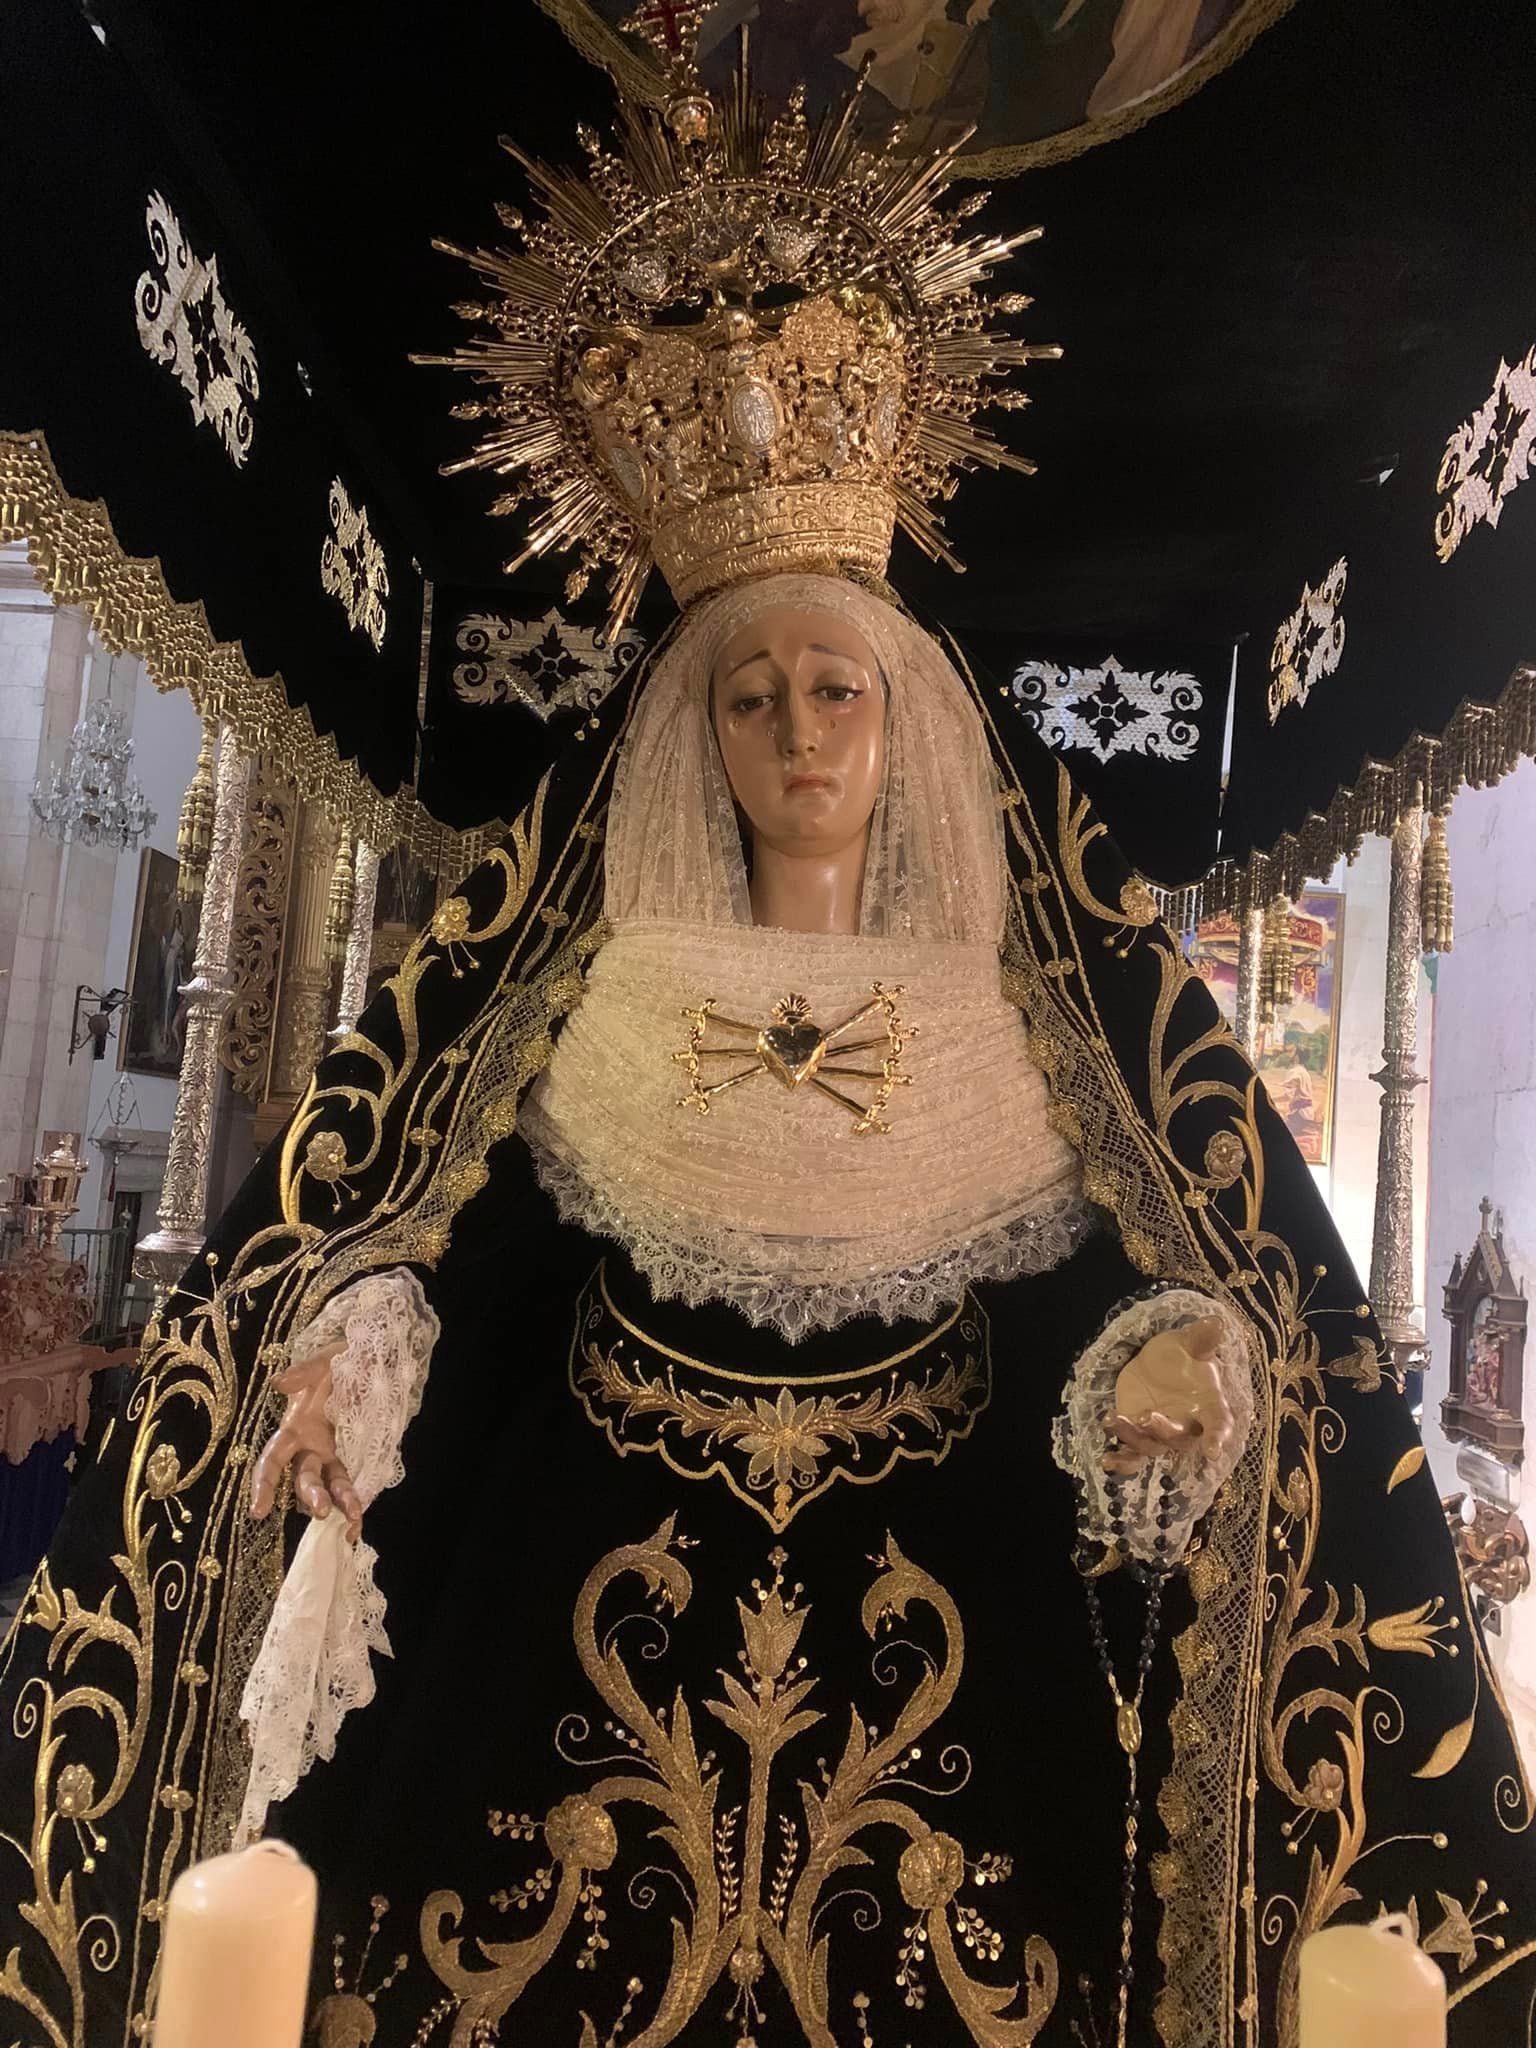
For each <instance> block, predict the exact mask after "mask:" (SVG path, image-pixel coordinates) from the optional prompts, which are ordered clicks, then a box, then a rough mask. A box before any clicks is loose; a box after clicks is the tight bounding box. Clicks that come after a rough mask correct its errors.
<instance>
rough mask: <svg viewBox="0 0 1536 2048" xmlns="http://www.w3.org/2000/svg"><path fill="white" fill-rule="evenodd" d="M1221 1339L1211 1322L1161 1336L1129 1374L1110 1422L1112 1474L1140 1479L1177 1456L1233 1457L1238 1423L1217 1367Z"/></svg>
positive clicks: (1107, 1462)
mask: <svg viewBox="0 0 1536 2048" xmlns="http://www.w3.org/2000/svg"><path fill="white" fill-rule="evenodd" d="M1221 1338H1222V1326H1221V1323H1220V1321H1219V1320H1218V1319H1217V1318H1216V1317H1215V1316H1206V1317H1203V1318H1202V1319H1201V1320H1200V1321H1198V1322H1193V1323H1186V1324H1185V1325H1184V1326H1183V1327H1182V1328H1181V1329H1177V1330H1164V1331H1160V1332H1159V1333H1158V1335H1157V1336H1155V1337H1152V1338H1149V1339H1148V1341H1147V1342H1146V1343H1145V1344H1143V1345H1142V1347H1141V1349H1140V1350H1139V1351H1138V1352H1137V1353H1136V1355H1135V1357H1134V1358H1132V1359H1131V1360H1129V1362H1128V1363H1127V1364H1126V1365H1125V1366H1124V1367H1123V1368H1122V1369H1121V1372H1120V1376H1119V1378H1118V1380H1117V1381H1116V1383H1115V1412H1114V1414H1113V1415H1112V1416H1111V1417H1110V1418H1109V1419H1108V1428H1109V1433H1110V1438H1111V1443H1112V1446H1113V1447H1112V1449H1111V1450H1110V1452H1109V1454H1108V1455H1107V1456H1106V1457H1105V1459H1104V1470H1105V1471H1106V1472H1119V1473H1126V1474H1129V1473H1134V1472H1137V1471H1139V1470H1140V1469H1141V1467H1142V1465H1143V1464H1144V1463H1145V1462H1147V1461H1148V1460H1150V1459H1153V1458H1164V1457H1167V1456H1168V1455H1169V1453H1170V1452H1172V1453H1173V1455H1174V1456H1179V1455H1182V1454H1187V1453H1189V1452H1191V1451H1194V1450H1199V1451H1202V1452H1203V1453H1204V1454H1205V1455H1206V1456H1207V1457H1208V1458H1214V1459H1218V1460H1220V1459H1224V1458H1225V1456H1226V1454H1227V1451H1228V1449H1229V1447H1230V1445H1231V1442H1232V1436H1233V1433H1234V1431H1235V1430H1236V1427H1237V1419H1236V1417H1235V1416H1234V1415H1233V1413H1232V1407H1231V1403H1230V1402H1229V1401H1228V1399H1227V1397H1226V1393H1225V1392H1224V1390H1223V1388H1222V1384H1221V1374H1220V1372H1219V1371H1218V1369H1217V1364H1216V1354H1217V1352H1218V1351H1219V1350H1220V1347H1221Z"/></svg>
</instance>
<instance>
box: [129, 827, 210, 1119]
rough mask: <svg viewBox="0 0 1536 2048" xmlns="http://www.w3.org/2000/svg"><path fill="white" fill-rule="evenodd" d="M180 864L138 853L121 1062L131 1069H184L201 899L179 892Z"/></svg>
mask: <svg viewBox="0 0 1536 2048" xmlns="http://www.w3.org/2000/svg"><path fill="white" fill-rule="evenodd" d="M178 865H179V863H178V862H177V861H176V860H175V858H174V857H173V856H172V855H171V854H168V853H161V852H160V851H159V850H158V849H157V848H155V847H153V846H147V847H145V849H144V851H143V853H142V854H141V855H140V858H139V896H138V902H137V903H136V905H135V906H134V913H133V945H132V949H131V951H130V953H129V956H128V995H129V1006H128V1015H127V1017H126V1019H125V1020H124V1023H123V1027H122V1033H121V1036H120V1037H119V1040H118V1053H117V1063H118V1065H119V1066H120V1067H122V1068H123V1069H124V1070H125V1071H126V1072H128V1073H130V1074H159V1075H161V1076H162V1077H163V1078H165V1079H167V1080H172V1081H174V1080H175V1079H176V1077H177V1076H178V1075H179V1074H180V1072H181V1048H182V1042H183V1040H184V1039H185V1037H186V1028H187V1007H186V998H185V997H184V996H183V995H182V993H181V988H182V983H183V982H187V981H190V980H191V979H192V962H193V960H194V958H195V957H196V954H197V916H198V908H199V906H198V904H197V903H196V902H191V903H189V902H187V901H186V900H185V898H183V897H181V896H178V895H177V893H176V875H177V870H178Z"/></svg>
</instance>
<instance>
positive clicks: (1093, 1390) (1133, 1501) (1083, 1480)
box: [1051, 1287, 1253, 1567]
mask: <svg viewBox="0 0 1536 2048" xmlns="http://www.w3.org/2000/svg"><path fill="white" fill-rule="evenodd" d="M1209 1317H1214V1318H1215V1319H1216V1320H1217V1321H1218V1322H1219V1323H1220V1324H1221V1329H1222V1334H1221V1341H1220V1345H1219V1347H1218V1350H1217V1352H1216V1356H1215V1358H1214V1360H1213V1361H1212V1362H1213V1364H1214V1365H1215V1368H1216V1373H1217V1377H1218V1380H1219V1382H1220V1385H1221V1391H1222V1393H1223V1395H1224V1396H1225V1397H1226V1402H1227V1406H1228V1407H1229V1408H1230V1409H1231V1411H1232V1417H1233V1422H1234V1424H1235V1427H1234V1429H1233V1431H1232V1436H1231V1439H1230V1441H1229V1442H1228V1443H1227V1444H1226V1445H1225V1446H1224V1448H1223V1449H1222V1450H1221V1451H1220V1452H1216V1453H1213V1452H1208V1451H1205V1450H1201V1449H1199V1448H1198V1447H1197V1448H1195V1449H1192V1450H1185V1451H1183V1452H1181V1453H1180V1454H1179V1455H1177V1456H1170V1457H1163V1458H1151V1459H1148V1460H1147V1461H1146V1463H1145V1464H1144V1465H1143V1466H1142V1468H1141V1470H1140V1471H1139V1472H1137V1473H1135V1474H1133V1475H1128V1476H1122V1477H1120V1478H1118V1479H1116V1480H1115V1482H1114V1485H1113V1489H1112V1488H1111V1481H1112V1479H1114V1475H1112V1474H1110V1473H1107V1472H1106V1471H1105V1470H1104V1457H1105V1454H1106V1452H1107V1451H1108V1450H1109V1448H1110V1444H1109V1435H1110V1432H1109V1428H1108V1425H1107V1423H1106V1419H1105V1418H1106V1417H1108V1416H1112V1415H1113V1413H1114V1408H1115V1383H1116V1381H1117V1380H1118V1379H1119V1377H1120V1374H1121V1373H1122V1371H1123V1370H1124V1369H1125V1367H1126V1366H1127V1365H1128V1364H1129V1362H1130V1361H1131V1359H1132V1358H1134V1357H1135V1355H1136V1353H1137V1352H1138V1351H1140V1350H1141V1348H1142V1346H1143V1345H1144V1344H1146V1343H1147V1342H1148V1340H1149V1339H1151V1338H1153V1337H1155V1336H1157V1335H1159V1334H1160V1333H1162V1332H1165V1331H1170V1330H1179V1329H1182V1328H1184V1327H1185V1325H1186V1324H1189V1323H1194V1322H1199V1321H1201V1320H1202V1319H1204V1318H1209ZM1252 1426H1253V1386H1252V1383H1251V1381H1250V1378H1249V1369H1248V1339H1247V1336H1246V1333H1245V1331H1244V1328H1243V1325H1242V1323H1241V1321H1240V1320H1239V1318H1238V1317H1237V1316H1236V1314H1234V1312H1233V1311H1232V1310H1231V1309H1230V1308H1228V1307H1227V1306H1226V1305H1225V1304H1224V1303H1222V1302H1219V1301H1214V1300H1212V1298H1211V1297H1210V1296H1209V1295H1206V1294H1200V1293H1197V1292H1196V1291H1195V1290H1194V1289H1193V1288H1187V1287H1170V1288H1166V1289H1165V1290H1163V1292H1161V1293H1158V1294H1152V1295H1148V1296H1145V1297H1144V1298H1142V1299H1140V1300H1136V1301H1132V1302H1130V1303H1128V1304H1127V1305H1126V1306H1124V1307H1122V1308H1120V1309H1118V1310H1117V1311H1116V1312H1115V1313H1114V1314H1113V1315H1111V1317H1110V1319H1109V1321H1108V1323H1107V1324H1106V1325H1105V1327H1104V1329H1103V1330H1102V1331H1101V1332H1100V1334H1099V1335H1098V1336H1097V1337H1096V1338H1095V1339H1094V1341H1093V1343H1091V1344H1090V1345H1089V1346H1088V1349H1087V1350H1086V1351H1085V1352H1084V1353H1083V1355H1082V1356H1081V1358H1079V1359H1078V1361H1077V1364H1076V1365H1075V1366H1074V1367H1073V1370H1072V1377H1071V1379H1069V1380H1068V1382H1067V1384H1066V1387H1065V1389H1064V1390H1063V1394H1062V1412H1061V1413H1060V1414H1059V1415H1058V1416H1057V1418H1056V1423H1055V1427H1054V1429H1053V1431H1052V1445H1051V1449H1052V1454H1053V1456H1054V1457H1055V1460H1056V1463H1057V1464H1058V1465H1059V1466H1060V1467H1061V1469H1062V1470H1063V1471H1064V1472H1066V1473H1068V1474H1069V1475H1070V1476H1071V1477H1072V1479H1073V1480H1075V1482H1076V1484H1077V1488H1078V1497H1079V1502H1080V1506H1079V1520H1080V1525H1081V1527H1082V1529H1083V1533H1084V1534H1085V1535H1086V1536H1087V1537H1088V1539H1089V1541H1090V1542H1092V1543H1096V1544H1101V1545H1103V1547H1104V1548H1105V1549H1106V1550H1113V1549H1115V1548H1116V1546H1117V1544H1118V1543H1120V1542H1123V1543H1124V1545H1125V1548H1126V1551H1127V1552H1128V1553H1129V1555H1130V1556H1131V1557H1133V1558H1135V1559H1136V1560H1137V1561H1138V1562H1139V1563H1142V1564H1147V1565H1153V1566H1157V1567H1163V1566H1166V1565H1168V1564H1170V1563H1173V1562H1175V1561H1176V1560H1177V1559H1178V1558H1180V1557H1182V1556H1183V1554H1184V1553H1185V1551H1187V1550H1188V1548H1189V1544H1190V1539H1191V1538H1192V1536H1193V1535H1194V1532H1195V1527H1196V1525H1197V1524H1198V1523H1199V1522H1200V1521H1201V1519H1202V1518H1203V1517H1204V1516H1205V1515H1206V1514H1207V1513H1208V1512H1209V1511H1210V1508H1211V1504H1212V1503H1213V1501H1214V1500H1215V1498H1216V1495H1217V1494H1218V1493H1219V1492H1220V1490H1221V1488H1222V1486H1223V1485H1224V1484H1225V1483H1226V1481H1227V1479H1228V1478H1229V1477H1230V1476H1231V1474H1232V1471H1233V1469H1234V1467H1235V1466H1236V1464H1237V1461H1238V1459H1239V1458H1240V1457H1241V1456H1242V1454H1243V1447H1244V1445H1245V1443H1246V1442H1247V1439H1248V1432H1249V1430H1250V1429H1251V1428H1252ZM1165 1482H1166V1483H1165ZM1160 1514H1161V1515H1162V1516H1163V1517H1164V1519H1163V1521H1161V1522H1159V1520H1158V1517H1159V1515H1160ZM1116 1522H1118V1523H1119V1525H1120V1526H1119V1527H1115V1526H1113V1525H1114V1524H1115V1523H1116ZM1159 1539H1161V1541H1159Z"/></svg>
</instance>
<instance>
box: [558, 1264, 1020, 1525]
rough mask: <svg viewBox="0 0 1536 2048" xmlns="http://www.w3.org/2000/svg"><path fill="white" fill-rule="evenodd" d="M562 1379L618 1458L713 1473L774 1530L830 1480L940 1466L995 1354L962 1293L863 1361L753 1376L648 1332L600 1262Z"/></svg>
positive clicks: (698, 1475) (966, 1423)
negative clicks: (900, 1346)
mask: <svg viewBox="0 0 1536 2048" xmlns="http://www.w3.org/2000/svg"><path fill="white" fill-rule="evenodd" d="M570 1385H571V1391H572V1393H574V1394H575V1395H576V1397H577V1398H578V1400H580V1402H581V1405H582V1407H583V1409H584V1410H585V1412H586V1415H587V1418H588V1420H589V1421H590V1422H592V1423H594V1424H595V1425H596V1426H597V1427H598V1428H599V1429H600V1430H602V1431H603V1433H604V1435H605V1436H606V1437H607V1438H608V1441H609V1442H610V1443H611V1444H612V1446H613V1448H614V1449H615V1450H616V1451H617V1452H618V1454H619V1456H620V1457H621V1458H622V1457H627V1456H628V1455H629V1454H630V1452H632V1451H642V1452H643V1451H650V1452H656V1453H659V1454H660V1456H661V1458H662V1459H663V1461H664V1462H665V1463H666V1465H667V1466H668V1467H669V1468H670V1469H671V1470H672V1471H673V1472H676V1473H677V1474H678V1475H679V1476H680V1477H681V1478H684V1479H719V1480H722V1481H723V1482H724V1483H725V1485H726V1486H728V1487H729V1488H730V1490H731V1492H732V1493H733V1494H735V1496H736V1498H737V1499H738V1500H742V1501H745V1502H746V1503H747V1505H748V1507H751V1508H755V1509H756V1510H757V1512H758V1513H759V1514H760V1515H762V1516H763V1518H764V1519H765V1520H766V1521H767V1523H768V1525H769V1527H770V1528H772V1529H774V1530H775V1531H779V1530H782V1529H785V1528H787V1527H788V1525H789V1523H790V1522H791V1521H792V1520H793V1519H794V1517H795V1516H796V1515H797V1514H798V1513H799V1511H800V1509H801V1508H803V1507H804V1506H805V1505H806V1504H807V1502H809V1501H813V1500H816V1499H818V1498H819V1497H820V1496H821V1495H822V1494H824V1493H826V1492H827V1491H828V1489H829V1488H830V1487H832V1486H834V1485H836V1483H837V1482H838V1481H839V1480H847V1481H849V1482H850V1483H851V1484H853V1485H856V1486H873V1485H875V1484H876V1483H877V1481H879V1480H881V1479H884V1478H885V1477H886V1476H887V1475H888V1474H889V1473H890V1472H892V1471H893V1470H894V1469H895V1467H896V1466H897V1465H898V1464H899V1463H900V1462H901V1461H902V1460H904V1459H925V1460H927V1461H928V1462H929V1463H931V1464H934V1465H941V1464H942V1463H943V1462H944V1460H945V1458H947V1457H948V1455H949V1451H950V1447H951V1445H953V1444H956V1443H958V1442H960V1441H961V1439H962V1438H964V1437H967V1436H969V1435H970V1432H971V1428H972V1425H973V1424H974V1422H975V1420H976V1417H977V1416H978V1415H979V1414H980V1413H981V1412H982V1410H983V1409H984V1408H985V1407H986V1406H987V1404H988V1402H989V1401H990V1400H991V1398H992V1361H991V1354H990V1343H989V1333H988V1328H987V1319H986V1316H985V1314H984V1313H983V1311H982V1309H981V1308H980V1306H979V1305H978V1304H977V1303H976V1302H975V1300H974V1299H973V1298H972V1297H971V1296H969V1295H967V1296H966V1298H965V1300H964V1301H963V1302H962V1303H961V1305H960V1306H959V1308H957V1309H955V1310H954V1311H953V1312H952V1313H951V1314H950V1315H947V1316H945V1317H944V1318H943V1319H942V1320H941V1321H940V1322H939V1323H937V1324H936V1325H935V1326H934V1328H933V1329H932V1330H931V1331H929V1333H928V1334H927V1336H925V1337H924V1338H922V1339H921V1340H920V1341H919V1342H918V1343H916V1344H913V1345H909V1346H908V1347H907V1348H905V1349H904V1350H902V1351H899V1352H896V1353H894V1354H893V1355H892V1356H890V1357H887V1358H883V1359H879V1360H877V1361H876V1362H875V1363H873V1364H871V1365H866V1366H862V1367H858V1368H856V1369H854V1370H852V1371H847V1372H840V1373H822V1374H812V1375H807V1376H804V1377H800V1378H793V1379H782V1378H781V1379H773V1380H764V1379H759V1378H754V1377H753V1376H751V1375H750V1374H747V1373H739V1372H731V1371H729V1370H728V1369H726V1368H723V1367H720V1366H715V1365H709V1364H706V1363H705V1362H704V1361H703V1360H702V1359H697V1358H690V1357H688V1356H686V1354H684V1353H682V1352H679V1351H674V1350H670V1349H669V1348H668V1347H667V1346H665V1345H662V1344H659V1343H657V1342H656V1340H655V1339H654V1338H651V1337H649V1336H647V1335H646V1333H645V1331H643V1330H641V1329H640V1328H639V1327H638V1326H637V1325H636V1324H634V1323H632V1322H630V1321H629V1320H628V1318H627V1317H626V1316H624V1315H623V1313H622V1312H621V1311H620V1310H619V1309H618V1308H617V1307H615V1305H614V1302H613V1299H612V1297H611V1296H610V1294H609V1291H608V1284H607V1277H606V1267H605V1265H600V1266H599V1267H598V1269H597V1271H596V1272H595V1273H594V1274H593V1276H592V1278H591V1280H589V1281H588V1283H587V1285H586V1287H585V1288H583V1290H582V1292H581V1295H580V1297H579V1298H578V1300H577V1305H576V1328H575V1335H574V1337H573V1339H572V1343H571V1357H570ZM866 1460H867V1462H866Z"/></svg>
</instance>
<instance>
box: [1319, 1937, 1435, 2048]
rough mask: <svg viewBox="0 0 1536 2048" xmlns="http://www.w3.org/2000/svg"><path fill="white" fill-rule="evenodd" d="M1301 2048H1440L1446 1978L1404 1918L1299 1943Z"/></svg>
mask: <svg viewBox="0 0 1536 2048" xmlns="http://www.w3.org/2000/svg"><path fill="white" fill-rule="evenodd" d="M1301 2048H1445V1978H1444V1977H1443V1976H1442V1974H1441V1972H1440V1971H1439V1969H1438V1968H1437V1967H1436V1966H1435V1964H1434V1963H1432V1962H1431V1961H1430V1959H1429V1957H1428V1956H1427V1955H1425V1953H1424V1951H1423V1949H1421V1948H1420V1947H1419V1946H1418V1944H1417V1942H1415V1940H1414V1939H1413V1929H1412V1927H1411V1925H1410V1924H1409V1922H1408V1920H1407V1919H1406V1918H1405V1917H1404V1915H1403V1914H1401V1913H1389V1914H1387V1915H1385V1916H1384V1917H1383V1918H1382V1919H1380V1920H1378V1921H1376V1922H1375V1924H1374V1925H1373V1926H1370V1927H1360V1926H1343V1927H1325V1928H1324V1929H1323V1930H1322V1932H1321V1933H1320V1934H1314V1935H1312V1936H1311V1937H1310V1939H1308V1940H1307V1941H1304V1942H1303V1943H1302V1945H1301Z"/></svg>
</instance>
